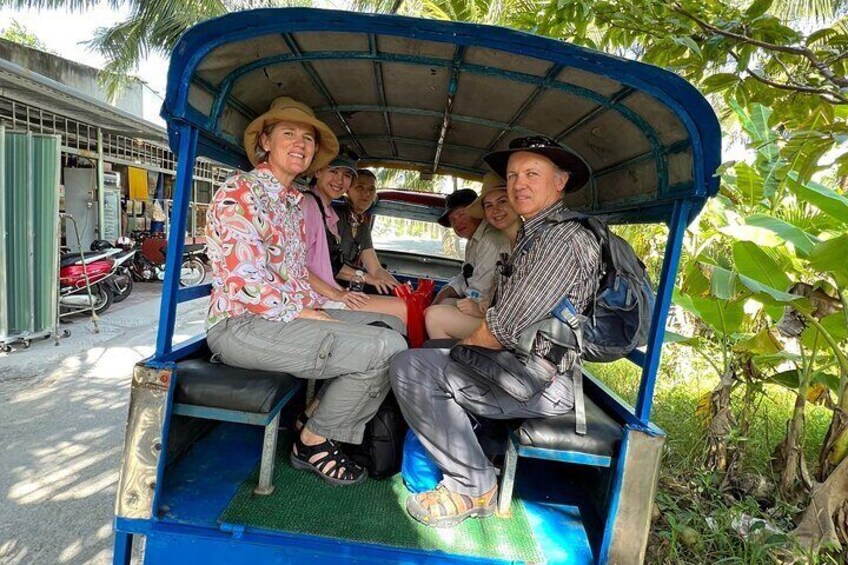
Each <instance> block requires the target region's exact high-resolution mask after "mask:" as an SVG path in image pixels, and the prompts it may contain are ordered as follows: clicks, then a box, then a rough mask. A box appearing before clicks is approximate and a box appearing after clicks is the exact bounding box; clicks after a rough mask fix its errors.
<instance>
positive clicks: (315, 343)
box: [206, 97, 406, 485]
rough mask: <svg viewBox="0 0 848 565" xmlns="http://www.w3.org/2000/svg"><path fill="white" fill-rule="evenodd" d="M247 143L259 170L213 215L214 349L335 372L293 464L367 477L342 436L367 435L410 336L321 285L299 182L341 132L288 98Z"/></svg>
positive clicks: (229, 356)
mask: <svg viewBox="0 0 848 565" xmlns="http://www.w3.org/2000/svg"><path fill="white" fill-rule="evenodd" d="M244 146H245V151H246V152H247V155H248V157H249V158H250V161H251V163H253V165H254V166H255V167H256V168H254V169H253V170H252V171H250V172H247V173H239V174H236V175H234V176H232V177H230V178H229V179H227V180H226V181H225V182H224V184H223V185H222V186H221V187H220V188H219V189H218V191H217V192H216V193H215V196H214V198H213V202H212V205H211V206H210V207H209V211H208V213H207V226H206V238H207V245H208V253H209V259H210V262H211V263H212V274H213V279H212V300H211V304H210V306H209V315H208V317H207V320H206V326H207V342H208V344H209V348H210V349H211V350H212V352H213V353H214V354H215V355H216V356H217V357H218V358H219V359H220V360H221V361H222V362H224V363H226V364H228V365H234V366H237V367H244V368H247V369H257V370H266V371H278V372H285V373H290V374H292V375H294V376H296V377H299V378H306V379H332V381H330V382H329V383H328V384H327V386H326V387H325V388H324V390H323V397H322V401H321V403H320V404H319V405H318V406H317V408H316V409H315V411H314V413H313V414H312V416H311V417H310V418H309V419H308V421H307V420H306V418H305V417H303V416H302V417H301V418H300V422H299V423H300V425H299V428H300V434H299V436H298V437H297V438H296V440H295V442H294V445H293V447H292V453H291V463H292V465H293V466H294V467H296V468H298V469H304V470H308V471H311V472H313V473H316V474H317V475H318V476H319V477H321V478H322V479H324V480H325V481H327V482H328V483H331V484H333V485H351V484H357V483H360V482H362V481H364V480H365V478H366V475H367V472H366V471H365V469H363V468H362V467H360V466H359V465H357V464H356V463H354V462H353V461H352V460H350V459H349V458H348V457H347V456H345V454H344V453H343V452H342V451H341V449H340V447H339V445H338V442H346V443H361V442H362V435H363V431H364V428H365V424H366V422H368V421H369V420H370V419H371V418H373V416H374V414H375V413H376V411H377V408H378V407H379V406H380V403H381V402H382V401H383V398H385V396H386V394H387V392H388V390H389V382H388V366H389V360H390V359H391V357H392V356H393V355H394V354H395V353H397V352H398V351H401V350H403V349H406V343H405V341H404V339H403V337H402V336H401V335H400V333H398V332H399V331H401V330H402V328H401V327H400V323H399V320H397V318H393V317H391V316H385V315H381V314H375V313H369V312H352V311H346V310H334V311H332V314H329V313H328V312H325V311H324V310H323V309H322V306H323V305H324V303H325V302H326V300H327V299H326V298H325V297H323V296H321V295H320V294H318V293H316V292H315V291H314V290H313V289H312V287H311V286H310V284H309V279H308V273H307V269H306V244H305V243H304V239H305V231H304V223H303V212H302V210H301V207H300V201H301V199H302V198H303V196H302V195H301V193H300V192H298V190H297V189H296V188H295V187H294V186H293V181H294V179H295V177H297V176H298V175H300V174H303V173H309V172H311V171H314V170H316V169H319V168H321V167H324V166H326V165H327V164H328V163H329V162H330V160H331V159H332V158H333V156H335V154H336V153H337V152H338V147H339V146H338V141H337V139H336V136H335V135H334V134H333V132H332V130H331V129H330V128H329V127H328V126H327V125H326V124H324V123H323V122H322V121H320V120H318V119H317V118H315V115H314V114H313V112H312V110H311V109H310V108H309V107H308V106H306V105H304V104H303V103H301V102H298V101H296V100H293V99H291V98H287V97H280V98H277V99H276V100H274V101H273V102H272V103H271V107H270V109H269V110H268V111H267V112H265V113H264V114H262V115H261V116H259V117H258V118H256V119H255V120H254V121H253V122H252V123H251V124H250V125H249V126H248V127H247V129H246V130H245V134H244ZM375 323H377V324H378V325H377V326H374V325H369V324H375ZM378 326H380V327H378ZM389 327H392V328H394V330H393V329H388V328H389ZM395 330H397V331H395Z"/></svg>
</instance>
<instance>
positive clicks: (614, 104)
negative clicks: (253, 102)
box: [155, 9, 721, 426]
mask: <svg viewBox="0 0 848 565" xmlns="http://www.w3.org/2000/svg"><path fill="white" fill-rule="evenodd" d="M340 31H343V32H345V33H347V34H364V35H365V37H367V38H368V46H369V47H368V49H367V50H364V51H344V52H339V51H312V52H309V53H305V52H304V51H303V50H302V49H300V47H299V46H298V45H297V42H296V40H295V39H294V35H293V34H295V33H302V32H340ZM268 34H277V35H279V36H280V37H282V38H283V40H284V41H285V43H286V46H287V48H288V51H289V52H288V53H285V54H272V55H269V56H265V57H259V58H256V57H253V58H251V57H249V56H248V57H246V59H245V62H244V64H239V65H236V66H234V68H233V69H232V70H231V71H230V72H229V74H228V75H227V76H226V77H225V78H224V79H223V80H222V81H220V83H219V84H218V85H217V87H216V86H215V85H213V84H210V83H208V82H207V81H203V80H200V79H199V78H198V76H197V75H198V67H199V65H200V64H201V63H202V61H203V60H204V58H205V57H206V56H207V55H209V54H210V53H212V52H213V51H214V50H215V49H216V48H218V47H221V46H224V45H227V44H230V43H234V42H239V41H245V40H249V39H250V38H255V37H261V36H266V35H268ZM377 36H394V37H400V38H414V40H416V41H427V42H444V43H448V44H451V45H455V46H456V50H455V55H454V57H453V59H452V60H450V61H447V62H446V61H445V60H444V59H438V58H433V57H427V56H423V55H422V56H413V55H404V54H397V53H394V54H392V53H379V54H378V53H377V52H376V51H375V45H374V43H375V42H374V38H375V37H377ZM479 47H484V48H491V49H496V50H498V51H506V52H510V53H517V54H520V55H522V56H525V57H531V58H536V59H539V60H542V61H546V62H549V63H550V64H551V65H552V66H551V67H550V69H549V70H548V72H546V73H545V74H544V75H543V76H538V75H537V74H528V73H521V72H517V71H495V70H492V69H491V68H489V67H486V66H482V65H475V64H472V63H468V62H463V55H464V53H465V52H466V50H468V49H471V48H479ZM347 59H357V60H365V61H371V62H373V63H374V64H375V65H379V64H384V63H386V62H388V61H400V62H402V63H404V64H410V65H430V66H440V67H446V68H448V69H449V70H450V73H451V74H450V82H449V84H448V87H447V100H446V109H445V111H444V112H443V113H442V112H434V111H432V110H422V109H416V108H392V107H391V106H389V105H388V104H387V103H386V102H385V92H384V91H383V86H382V83H381V78H380V77H381V76H382V75H381V74H379V73H378V74H377V79H378V83H380V84H378V85H377V87H378V91H379V93H380V97H379V98H380V101H381V104H379V105H377V107H368V108H364V107H362V106H361V105H360V106H357V105H345V104H338V103H336V100H335V99H334V97H333V93H331V92H329V91H328V89H327V86H326V84H324V83H323V82H322V80H321V77H320V76H317V73H315V72H314V69H312V72H311V73H309V72H308V71H309V69H311V66H310V65H309V62H310V61H319V60H347ZM286 61H298V62H300V63H302V64H303V65H304V68H306V69H307V72H308V74H309V76H310V80H311V81H312V84H313V85H314V86H315V88H316V89H317V90H319V91H320V92H322V94H323V96H324V98H325V99H326V100H328V101H329V102H330V103H329V104H328V105H327V106H326V107H318V108H316V112H317V113H318V114H319V115H321V113H322V112H324V113H330V114H334V115H336V116H337V117H338V119H339V121H340V122H341V124H342V126H343V128H344V130H345V131H344V133H342V134H341V135H340V137H341V138H342V139H343V140H347V141H348V142H349V143H351V144H352V145H354V146H358V147H359V148H360V149H363V147H362V144H363V143H367V142H368V141H369V140H370V139H372V138H373V137H379V136H371V137H370V138H369V136H367V135H358V132H356V131H354V130H353V129H352V128H351V127H350V124H349V123H348V120H347V119H346V117H345V116H347V115H348V114H349V113H350V112H355V111H362V110H366V111H375V112H381V113H383V115H384V117H385V116H388V112H389V111H392V110H396V111H400V112H401V113H411V114H416V113H418V114H428V113H429V114H434V115H437V116H438V117H439V118H440V119H441V118H443V119H444V122H445V124H444V126H443V128H442V130H441V131H440V132H439V136H438V139H437V146H436V151H435V159H434V161H433V162H432V163H428V164H427V165H428V166H430V167H431V169H432V171H433V172H435V171H440V170H442V169H440V162H439V159H440V156H441V155H442V151H443V150H444V149H445V148H446V147H447V145H446V143H445V141H446V132H447V124H448V123H449V122H453V121H457V120H458V121H463V120H465V121H466V122H469V123H471V122H475V123H480V124H483V123H484V122H487V120H484V119H481V118H475V117H470V116H459V115H456V114H452V113H451V107H452V103H453V101H454V98H453V97H454V96H455V95H456V91H457V76H458V74H459V73H460V72H471V73H477V74H482V75H486V74H493V73H495V74H498V75H499V76H501V77H504V78H506V79H508V80H512V81H518V82H521V83H523V84H529V85H533V86H534V87H535V89H534V91H533V93H532V94H531V95H530V96H529V97H528V98H527V100H526V101H525V102H524V104H523V105H522V106H521V108H520V109H519V110H518V112H516V113H515V115H513V116H512V117H511V119H509V120H503V121H500V122H498V121H492V120H488V122H491V123H488V124H486V125H488V126H489V127H498V128H501V127H502V132H501V134H499V135H498V136H497V138H496V139H495V140H494V141H493V142H491V143H489V144H488V146H486V147H485V149H484V152H485V151H488V150H492V149H494V148H495V147H496V146H497V145H498V144H499V143H504V142H505V137H506V135H507V134H508V133H513V134H520V135H527V134H533V133H545V132H538V131H532V130H528V129H527V128H526V127H522V126H521V125H520V120H521V118H522V116H524V115H525V114H526V113H527V111H528V109H529V108H530V107H531V105H532V104H533V103H534V102H535V101H536V100H538V99H539V96H540V94H541V93H542V92H544V91H546V90H549V89H567V90H569V91H571V92H572V93H576V94H577V95H579V96H582V97H585V98H587V99H590V100H592V101H593V102H594V103H596V104H597V105H598V106H597V108H596V109H595V110H593V111H592V112H590V113H589V114H587V115H585V116H583V118H581V120H580V123H575V124H572V125H571V127H570V128H569V130H574V129H576V128H577V127H579V126H581V125H582V124H584V123H586V122H588V121H590V120H593V119H596V118H597V117H598V115H599V114H601V113H603V112H608V111H610V110H614V111H616V112H619V113H621V114H622V115H623V116H625V117H626V118H627V119H629V120H630V121H631V122H634V123H637V125H638V126H639V127H640V128H641V129H642V131H643V132H644V133H645V135H646V137H647V138H648V139H649V140H651V151H650V152H649V153H648V154H644V155H639V156H637V157H635V158H629V159H625V160H623V161H621V162H619V163H617V164H615V165H613V166H610V167H607V168H606V169H604V170H600V171H595V172H594V174H593V180H592V182H593V183H594V182H596V181H597V177H598V176H599V175H601V176H602V175H604V174H611V173H612V172H615V171H618V170H622V169H626V168H628V167H634V166H637V165H638V164H639V163H640V162H642V161H645V160H651V159H653V160H655V161H656V163H657V164H658V165H662V164H663V163H664V164H665V165H666V168H665V169H663V168H661V167H660V166H658V167H657V172H658V176H660V177H664V178H660V179H659V180H658V187H657V192H656V195H657V196H656V198H655V199H654V200H653V201H647V202H644V201H643V202H639V203H637V204H636V205H634V206H633V207H631V208H629V209H626V208H625V209H614V210H605V209H598V208H594V207H593V208H592V209H591V211H592V212H594V213H608V214H609V213H612V214H614V219H615V220H617V221H621V222H633V221H635V222H647V221H662V222H665V223H667V224H668V226H669V234H668V240H667V242H666V252H665V257H664V260H663V266H662V272H661V275H660V280H659V284H658V288H657V302H656V307H655V309H654V313H653V318H652V320H651V328H650V337H649V341H648V345H647V348H646V351H645V353H642V352H641V351H637V352H634V354H633V355H631V356H630V360H631V361H633V362H634V363H636V364H637V365H639V366H640V367H641V368H642V379H641V384H640V389H639V395H638V399H637V402H636V407H635V415H636V417H637V418H638V419H639V421H640V422H642V423H643V424H644V425H646V426H647V425H649V423H650V415H651V408H652V402H653V393H654V386H655V382H656V376H657V369H658V367H659V363H660V354H661V350H662V343H663V337H664V326H665V319H666V316H667V313H668V309H669V305H670V301H671V295H672V290H673V287H674V279H675V276H676V273H677V265H678V262H679V258H680V253H681V247H682V242H683V235H684V232H685V229H686V226H687V225H688V224H689V222H691V221H692V220H693V219H694V217H695V216H696V215H697V214H698V212H699V211H700V210H701V208H702V207H703V205H704V202H705V201H706V199H707V198H709V197H711V196H713V195H715V194H716V193H717V191H718V179H717V178H716V177H715V176H714V174H713V173H714V172H715V170H716V168H717V167H718V165H719V163H720V149H721V148H720V136H721V134H720V129H719V125H718V121H717V119H716V117H715V114H714V112H713V110H712V108H711V107H710V106H709V104H708V103H707V101H706V100H705V99H704V97H703V96H702V95H701V94H700V93H699V92H698V91H697V90H696V89H695V88H694V87H692V86H691V85H690V84H689V83H687V82H686V81H684V80H683V79H681V78H680V77H678V76H677V75H675V74H673V73H671V72H668V71H665V70H663V69H661V68H658V67H654V66H651V65H646V64H643V63H639V62H636V61H629V60H624V59H621V58H618V57H613V56H610V55H605V54H602V53H598V52H595V51H591V50H588V49H585V48H582V47H578V46H574V45H569V44H567V43H564V42H561V41H555V40H552V39H547V38H543V37H539V36H534V35H530V34H526V33H522V32H518V31H512V30H508V29H503V28H497V27H491V26H483V25H472V24H465V23H456V22H443V21H428V20H420V19H413V18H404V17H397V16H383V15H371V14H358V13H349V12H338V11H329V10H315V9H263V10H253V11H247V12H240V13H235V14H231V15H228V16H225V17H222V18H218V19H214V20H209V21H207V22H204V23H202V24H199V25H197V26H195V27H193V28H192V29H190V30H189V31H188V32H187V33H186V34H185V35H184V36H183V37H182V38H181V39H180V41H179V42H178V44H177V46H176V48H175V49H174V52H173V55H172V58H171V65H170V69H169V72H168V89H167V94H166V98H165V103H164V105H163V108H162V116H163V117H164V118H165V120H166V121H167V122H168V132H169V137H170V141H171V148H172V150H173V151H174V152H175V153H176V154H177V155H178V157H179V164H178V170H177V181H176V184H175V193H174V206H173V217H172V230H171V236H170V241H169V252H168V255H167V266H166V278H165V281H164V289H163V300H162V303H161V312H160V327H159V335H158V339H157V346H156V356H155V357H156V358H157V359H164V358H166V357H167V356H168V355H169V354H170V353H171V352H172V339H173V329H174V322H175V315H176V305H177V303H179V302H184V301H187V300H192V299H195V298H197V297H199V296H202V295H204V294H206V293H208V291H209V290H208V287H200V288H189V289H179V287H178V279H179V277H178V276H176V274H177V273H179V266H180V257H181V255H182V249H183V245H184V242H183V240H182V238H181V237H180V234H182V233H183V232H184V229H185V224H186V218H187V212H188V204H189V197H190V194H191V183H192V177H191V165H192V164H193V162H194V160H195V159H196V158H197V157H198V156H205V157H208V158H212V159H215V160H218V161H220V162H222V163H226V164H229V165H232V166H234V167H239V168H244V169H249V168H250V166H249V163H248V162H247V159H246V155H245V154H244V150H243V149H242V148H241V146H240V142H239V141H238V140H237V139H236V138H235V137H234V136H233V135H228V134H227V133H226V132H224V131H223V128H222V125H221V122H222V119H221V118H222V114H223V112H224V108H225V107H226V106H227V105H228V104H229V105H230V106H234V107H236V109H237V111H238V112H240V113H241V114H243V115H244V116H245V117H246V118H247V119H252V118H253V117H255V115H256V111H255V110H251V109H250V108H247V107H245V106H244V104H241V103H240V102H239V101H238V100H235V99H233V98H232V95H231V90H232V85H233V84H234V82H235V81H237V80H238V78H239V77H243V76H245V75H246V74H247V73H248V72H250V71H251V70H253V69H256V68H260V67H262V66H263V65H269V64H277V63H281V62H286ZM565 68H574V69H579V70H581V71H583V72H587V73H591V74H592V75H596V76H601V77H605V78H607V79H611V80H614V81H615V82H616V83H619V84H620V85H622V86H621V88H620V89H618V90H617V91H616V92H615V93H614V94H612V95H610V96H605V95H601V94H598V93H597V92H595V91H593V90H591V89H588V88H583V87H579V86H574V85H565V84H563V83H561V82H559V81H557V80H555V77H556V76H557V74H558V73H560V72H561V71H562V69H565ZM193 84H194V85H198V84H199V85H200V86H201V87H202V88H203V89H204V90H205V91H206V92H207V93H209V94H210V95H211V96H212V97H213V98H214V102H213V103H212V105H211V111H209V112H208V113H207V114H204V113H203V112H200V111H198V110H197V109H196V108H195V107H193V106H192V104H190V102H189V99H190V90H191V87H192V85H193ZM634 92H643V93H646V94H648V95H650V96H651V97H653V98H654V99H656V100H658V101H659V102H661V103H662V104H663V105H664V106H665V107H666V108H667V109H668V110H670V111H671V112H673V114H674V115H675V116H676V118H677V119H679V121H680V122H681V123H682V124H683V125H684V126H685V128H686V134H687V137H686V139H685V140H683V141H677V142H676V143H674V144H670V145H669V146H662V144H661V143H660V142H659V140H658V137H657V135H656V132H655V129H654V128H653V127H652V125H651V124H650V123H646V120H645V119H644V118H643V117H642V116H639V115H637V114H636V113H635V112H634V111H633V110H632V109H630V108H628V107H627V106H626V105H625V102H626V101H627V98H628V97H630V96H631V95H632V94H633V93H634ZM385 120H386V122H385V123H386V128H387V129H388V131H389V133H390V135H389V136H384V137H388V138H390V139H389V140H388V141H390V142H391V143H389V145H390V146H391V148H392V150H391V153H390V154H387V155H376V156H373V158H372V162H373V163H375V164H392V163H394V162H396V160H397V159H396V154H397V146H398V144H399V143H404V141H403V139H404V138H403V137H402V136H401V137H398V136H396V132H392V131H391V125H390V124H389V122H388V117H385ZM567 133H568V131H563V132H560V134H559V137H560V138H562V137H564V136H565V135H566V134H567ZM407 141H409V140H407ZM470 149H471V148H469V150H470ZM681 151H690V152H691V154H692V167H693V169H694V170H693V171H692V179H691V182H689V183H688V185H687V186H683V187H676V188H675V189H674V190H670V187H669V186H668V175H667V174H665V171H667V160H668V158H669V155H673V154H675V153H679V152H681ZM367 162H368V160H367V152H366V163H367ZM419 165H420V163H419ZM413 166H415V163H413ZM445 171H446V172H449V173H453V174H457V175H460V176H480V175H482V173H483V172H484V168H483V164H482V160H481V159H480V158H477V159H476V160H475V163H474V166H472V167H465V168H462V167H458V166H456V167H452V168H447V169H445Z"/></svg>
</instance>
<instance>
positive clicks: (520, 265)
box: [486, 203, 601, 353]
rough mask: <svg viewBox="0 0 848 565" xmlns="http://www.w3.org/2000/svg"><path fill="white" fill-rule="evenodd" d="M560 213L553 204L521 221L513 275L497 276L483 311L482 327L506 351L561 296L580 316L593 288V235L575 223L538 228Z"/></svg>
mask: <svg viewBox="0 0 848 565" xmlns="http://www.w3.org/2000/svg"><path fill="white" fill-rule="evenodd" d="M564 210H565V206H563V205H562V204H561V203H557V204H554V205H553V206H550V207H549V208H546V209H545V210H543V211H542V212H540V213H539V214H538V215H537V216H535V217H533V218H530V219H528V220H526V221H525V223H524V227H523V229H522V232H521V233H519V236H518V241H517V242H516V245H515V252H514V256H513V258H512V260H511V264H512V269H511V271H512V272H511V273H509V276H506V275H505V274H503V273H502V274H501V275H500V276H499V277H498V287H497V297H498V298H497V303H496V305H495V306H492V307H491V308H489V309H488V310H487V311H486V323H487V325H488V327H489V330H490V331H491V332H492V335H494V336H495V338H496V339H497V340H498V341H499V342H500V343H501V344H502V345H503V346H504V347H505V348H507V349H515V346H516V344H517V343H518V338H519V336H520V335H521V332H522V331H524V329H525V328H527V327H528V326H530V325H531V324H534V323H536V322H538V321H540V320H542V319H544V318H547V317H548V316H549V315H550V313H551V310H553V308H554V307H555V306H556V305H557V304H559V303H560V301H562V299H563V297H568V299H569V300H570V301H571V303H572V304H573V305H574V307H575V309H576V310H577V311H578V312H583V311H585V310H586V308H587V307H588V306H589V304H590V302H591V301H592V300H593V299H594V296H595V293H596V292H597V290H598V279H599V274H600V265H601V248H600V245H599V244H598V240H597V239H596V238H595V236H594V235H593V234H592V233H591V232H590V231H589V230H587V229H586V228H584V227H583V226H582V225H581V224H580V223H579V222H576V221H575V222H562V223H557V224H556V225H553V226H551V225H548V226H544V225H543V224H544V223H545V222H546V221H547V220H548V219H549V218H550V217H551V216H553V215H554V214H557V213H559V212H561V211H564ZM534 237H535V240H534V241H533V242H532V245H529V246H527V244H526V242H527V241H529V240H530V239H531V238H534ZM528 247H529V249H528ZM540 353H543V352H540Z"/></svg>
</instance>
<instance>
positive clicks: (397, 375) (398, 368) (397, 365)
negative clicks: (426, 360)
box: [389, 349, 415, 385]
mask: <svg viewBox="0 0 848 565" xmlns="http://www.w3.org/2000/svg"><path fill="white" fill-rule="evenodd" d="M414 353H415V351H414V350H412V349H407V350H405V351H400V352H398V353H397V354H396V355H395V356H394V357H392V360H391V363H390V365H389V378H391V380H392V385H394V383H396V382H400V381H402V380H404V379H405V378H406V375H407V371H408V370H409V367H410V359H411V358H412V356H413V354H414Z"/></svg>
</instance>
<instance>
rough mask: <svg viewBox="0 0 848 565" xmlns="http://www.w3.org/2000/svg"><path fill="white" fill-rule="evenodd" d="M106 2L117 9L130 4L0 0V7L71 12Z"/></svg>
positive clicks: (91, 0) (112, 0) (124, 0)
mask: <svg viewBox="0 0 848 565" xmlns="http://www.w3.org/2000/svg"><path fill="white" fill-rule="evenodd" d="M103 4H106V5H107V6H109V7H110V8H113V9H117V8H120V7H122V6H125V5H127V4H128V1H127V0H107V1H105V2H103V1H102V0H66V1H62V0H0V8H11V9H13V10H61V9H64V10H68V11H71V12H84V11H87V10H90V9H92V8H95V7H97V6H102V5H103Z"/></svg>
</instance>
